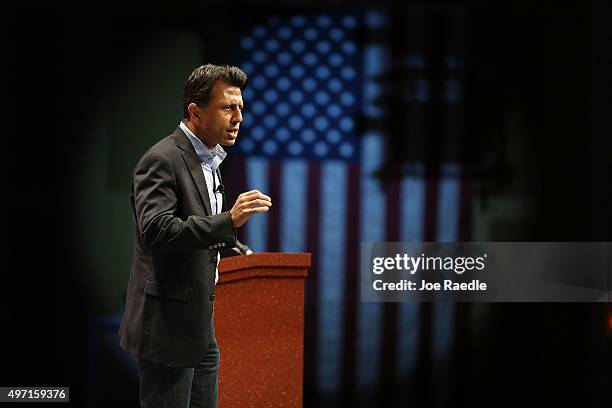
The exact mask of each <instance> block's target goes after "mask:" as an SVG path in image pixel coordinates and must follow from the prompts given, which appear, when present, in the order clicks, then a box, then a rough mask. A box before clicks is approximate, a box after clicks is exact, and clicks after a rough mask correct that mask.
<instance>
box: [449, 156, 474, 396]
mask: <svg viewBox="0 0 612 408" xmlns="http://www.w3.org/2000/svg"><path fill="white" fill-rule="evenodd" d="M460 189H461V190H460V191H461V193H460V199H459V234H458V235H459V239H458V240H459V241H461V242H470V241H471V240H472V183H471V180H470V179H469V177H468V175H467V174H466V171H465V169H464V168H462V169H461V186H460ZM470 310H471V304H469V303H465V302H457V303H456V304H455V322H454V333H453V335H454V342H453V350H452V360H451V361H452V377H453V379H454V381H453V388H452V393H451V400H452V401H453V405H457V406H465V405H467V404H468V401H467V392H466V390H467V389H468V388H469V387H468V377H467V376H466V375H464V373H466V372H468V370H469V369H470V367H469V365H470V357H471V356H470V351H469V350H470V347H469V344H468V341H469V339H468V336H467V335H466V333H470V332H471V328H470Z"/></svg>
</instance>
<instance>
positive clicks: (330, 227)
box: [317, 161, 348, 392]
mask: <svg viewBox="0 0 612 408" xmlns="http://www.w3.org/2000/svg"><path fill="white" fill-rule="evenodd" d="M347 181H348V168H347V165H346V164H345V163H343V162H340V161H328V162H325V163H323V164H322V165H321V208H320V212H319V214H320V217H321V218H320V221H319V222H320V224H319V226H320V228H319V242H320V246H319V271H318V277H319V282H318V287H319V305H318V308H317V311H318V313H319V316H318V318H319V338H318V340H319V344H318V350H319V352H318V358H319V361H318V364H317V366H318V370H319V372H318V375H317V378H318V380H319V389H320V390H322V391H323V392H334V391H338V389H339V386H340V379H341V377H342V375H341V374H342V373H341V367H342V340H343V337H342V329H343V324H342V322H343V304H344V277H345V275H344V269H345V251H346V234H345V232H346V214H347V206H346V203H347V198H346V194H347V191H346V188H347V187H346V186H347Z"/></svg>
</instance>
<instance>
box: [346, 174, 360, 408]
mask: <svg viewBox="0 0 612 408" xmlns="http://www.w3.org/2000/svg"><path fill="white" fill-rule="evenodd" d="M348 171H349V175H348V186H347V190H348V191H347V195H346V208H347V214H346V216H347V222H346V252H345V271H344V277H345V279H344V305H343V307H344V321H343V324H344V326H343V330H342V335H343V336H344V338H343V342H342V344H343V353H342V385H341V387H342V396H343V401H342V405H343V406H355V401H354V400H353V397H354V395H355V372H356V368H355V366H356V356H357V310H358V306H359V285H358V283H359V274H360V272H359V271H360V270H359V267H360V266H359V256H358V255H359V253H360V244H359V239H357V237H358V236H359V214H360V211H361V203H360V200H359V199H360V197H361V193H360V189H359V186H360V184H359V182H360V171H359V166H357V165H356V164H351V165H349V168H348Z"/></svg>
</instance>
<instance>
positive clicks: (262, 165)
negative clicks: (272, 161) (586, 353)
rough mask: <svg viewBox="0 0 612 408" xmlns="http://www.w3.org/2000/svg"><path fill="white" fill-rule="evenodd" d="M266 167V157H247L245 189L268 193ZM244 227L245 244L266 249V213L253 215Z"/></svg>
mask: <svg viewBox="0 0 612 408" xmlns="http://www.w3.org/2000/svg"><path fill="white" fill-rule="evenodd" d="M268 167H269V163H268V159H264V158H261V157H253V158H249V159H247V161H246V169H245V171H246V183H247V190H253V189H257V190H259V191H261V192H262V193H264V194H267V193H269V191H268V188H269V187H268ZM272 199H274V198H272ZM244 228H246V239H247V242H246V244H247V245H248V246H250V247H251V248H252V249H253V251H254V252H263V251H266V248H267V246H268V217H266V214H255V215H253V216H252V217H251V218H249V220H248V221H247V223H246V225H245V226H244Z"/></svg>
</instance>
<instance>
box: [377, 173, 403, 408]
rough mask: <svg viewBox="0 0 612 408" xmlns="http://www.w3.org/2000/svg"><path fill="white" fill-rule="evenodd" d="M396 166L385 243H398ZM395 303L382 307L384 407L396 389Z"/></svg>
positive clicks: (388, 191)
mask: <svg viewBox="0 0 612 408" xmlns="http://www.w3.org/2000/svg"><path fill="white" fill-rule="evenodd" d="M399 177H400V176H399V169H398V168H397V165H394V166H393V170H392V176H391V179H390V180H389V181H387V183H386V204H385V205H386V217H387V218H386V220H385V231H386V232H385V236H386V241H387V242H398V241H400V226H399V220H400V179H399ZM397 314H398V310H397V303H395V302H387V303H385V304H384V306H383V328H382V330H383V332H382V334H383V338H382V350H381V353H382V360H381V366H380V369H381V373H380V377H379V378H380V384H381V395H380V396H381V401H382V402H383V404H384V405H385V406H387V405H390V404H392V403H393V400H394V398H395V395H394V390H395V389H396V382H397V380H396V375H395V374H396V361H397V356H396V355H395V353H396V349H397Z"/></svg>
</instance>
